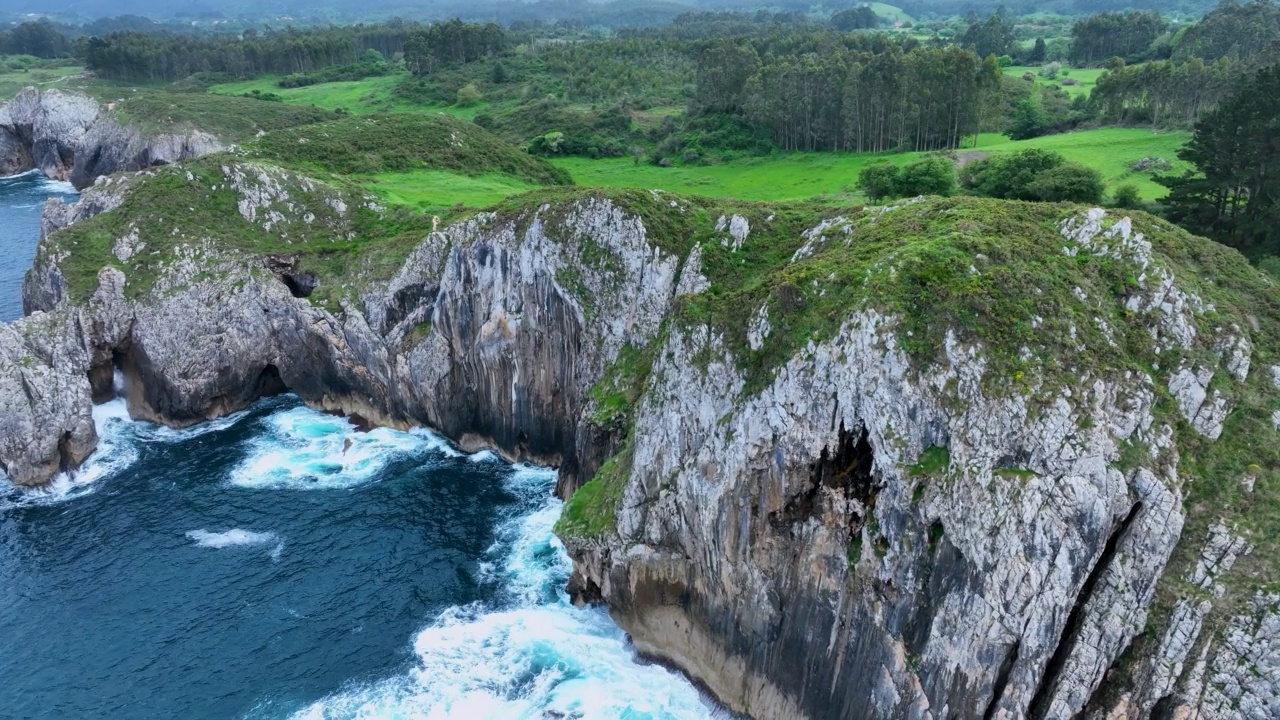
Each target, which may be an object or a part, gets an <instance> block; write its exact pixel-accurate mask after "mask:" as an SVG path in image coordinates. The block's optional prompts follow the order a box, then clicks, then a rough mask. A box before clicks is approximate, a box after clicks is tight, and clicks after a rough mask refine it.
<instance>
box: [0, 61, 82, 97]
mask: <svg viewBox="0 0 1280 720" xmlns="http://www.w3.org/2000/svg"><path fill="white" fill-rule="evenodd" d="M81 72H84V68H82V67H80V66H78V65H59V66H57V67H37V68H30V69H27V70H18V69H12V68H2V69H0V100H3V99H7V98H11V97H13V96H14V95H17V94H18V91H19V90H22V89H23V88H25V87H28V86H34V87H38V88H40V89H42V90H43V89H47V88H63V87H67V86H68V82H69V79H70V78H74V77H75V76H76V75H79V74H80V73H81Z"/></svg>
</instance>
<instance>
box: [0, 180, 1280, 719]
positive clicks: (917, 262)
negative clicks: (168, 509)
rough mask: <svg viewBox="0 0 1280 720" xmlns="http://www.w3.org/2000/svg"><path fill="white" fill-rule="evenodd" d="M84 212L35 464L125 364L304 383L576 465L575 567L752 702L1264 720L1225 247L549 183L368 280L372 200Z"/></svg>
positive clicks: (322, 198) (1246, 322) (1146, 225)
mask: <svg viewBox="0 0 1280 720" xmlns="http://www.w3.org/2000/svg"><path fill="white" fill-rule="evenodd" d="M156 188H160V189H163V190H164V192H166V193H170V194H173V193H177V194H179V195H180V196H181V197H182V202H181V205H182V206H183V208H186V209H185V210H183V211H182V212H181V213H180V214H174V215H173V216H172V217H170V216H169V215H168V214H166V213H167V212H168V211H167V210H165V209H164V207H163V206H162V205H161V204H160V203H159V200H157V196H155V195H149V194H148V193H153V192H154V191H155V189H156ZM81 203H87V204H85V205H83V207H79V208H66V207H62V206H56V205H55V206H53V207H52V209H51V210H50V212H49V216H48V217H47V228H46V229H47V230H48V231H49V235H48V236H47V237H46V238H45V240H44V241H43V242H42V245H41V249H40V252H39V256H38V258H37V267H36V268H35V269H34V270H33V272H32V274H31V276H30V277H29V278H28V284H27V302H28V306H29V308H30V309H32V310H37V311H38V312H35V314H33V315H32V316H31V317H28V318H26V319H25V320H23V321H19V322H18V323H14V324H10V325H8V326H0V332H2V333H3V334H4V335H3V340H0V348H2V349H3V353H2V354H0V406H2V407H3V408H4V410H5V412H3V413H0V437H2V438H4V442H3V443H0V462H2V463H3V466H4V468H5V469H6V471H7V472H8V474H9V475H10V476H11V478H12V479H14V480H16V481H17V482H20V483H28V484H35V483H39V482H42V481H44V480H45V479H47V478H48V477H49V476H50V475H51V474H52V473H54V472H57V471H59V470H60V469H69V468H74V467H75V466H76V464H78V462H80V461H81V460H82V459H83V457H84V456H85V455H86V454H87V453H88V452H89V451H90V450H91V448H92V446H93V444H94V437H93V426H92V423H91V422H90V420H89V411H90V398H91V397H92V396H93V395H94V394H95V393H96V394H101V393H102V392H104V391H105V390H106V389H107V387H108V386H109V383H110V376H111V371H112V369H113V368H117V367H118V368H120V369H122V370H123V371H124V372H125V374H126V376H127V387H128V401H129V407H130V412H131V414H133V415H134V416H135V417H139V418H147V419H152V420H155V421H159V422H164V423H169V424H174V425H181V424H187V423H192V422H198V421H200V420H203V419H205V418H209V417H213V416H216V415H219V414H223V413H227V412H232V411H234V410H237V409H240V408H241V407H243V406H244V405H245V404H247V403H249V402H251V401H252V400H254V399H255V398H256V397H258V396H260V395H263V394H267V393H272V392H278V391H281V390H284V389H288V390H291V391H293V392H296V393H297V394H299V395H300V396H301V397H302V398H304V399H305V400H306V401H307V402H309V403H311V404H313V405H315V406H317V407H322V408H326V409H331V410H337V411H341V412H345V413H351V414H358V415H361V416H362V417H364V418H365V419H367V420H369V421H371V422H374V423H379V424H387V425H394V426H408V425H420V424H426V425H430V426H433V427H436V428H438V429H440V430H442V431H444V432H445V433H447V434H449V435H450V436H452V437H454V438H456V439H458V440H459V441H460V442H461V443H462V444H464V445H466V446H469V447H478V446H482V445H485V446H493V447H495V448H497V449H499V450H500V451H502V452H503V453H504V454H505V455H507V456H508V457H511V458H516V459H525V460H533V461H538V462H549V463H556V464H558V465H559V466H560V467H561V476H562V477H561V485H560V490H561V492H562V494H563V495H564V496H566V497H569V496H572V497H571V499H570V500H569V501H568V502H567V504H566V508H565V515H564V517H563V518H562V521H561V524H560V526H559V527H558V530H559V532H560V534H561V536H562V537H563V538H564V539H565V542H566V545H567V546H568V548H569V549H570V552H571V554H572V555H573V556H574V560H575V577H574V581H573V586H574V587H573V589H574V591H575V593H577V594H578V596H579V597H581V598H582V599H584V600H597V601H598V600H602V601H605V602H608V603H609V604H610V606H611V608H612V610H613V613H614V616H615V617H616V618H617V619H618V621H619V622H620V623H621V624H622V626H623V627H624V628H626V629H627V630H628V631H629V632H630V633H631V634H632V637H633V638H634V640H635V643H636V645H637V647H638V648H640V649H641V650H642V651H644V652H646V653H648V654H651V655H654V656H657V657H661V658H665V659H668V660H670V661H672V662H673V663H675V664H676V665H678V666H680V667H682V668H684V669H685V670H687V671H688V672H689V673H690V674H691V675H693V676H694V677H695V678H697V679H699V680H700V681H702V682H704V683H705V684H706V685H707V686H708V687H709V688H710V689H711V690H713V691H714V692H715V693H716V694H717V695H718V696H719V697H720V698H722V699H723V700H724V701H725V702H726V703H728V704H729V705H731V706H733V707H735V708H737V709H739V710H742V711H743V712H746V713H749V714H750V715H752V716H755V717H760V718H782V717H787V718H794V717H802V718H844V717H864V716H866V717H913V718H944V717H945V718H951V717H975V718H977V717H982V718H995V717H1007V718H1012V717H1026V716H1031V717H1044V718H1059V717H1071V716H1074V715H1078V714H1083V715H1084V716H1087V717H1099V718H1101V717H1148V716H1154V717H1202V718H1208V717H1238V716H1242V715H1243V716H1247V717H1274V716H1276V715H1277V714H1278V713H1280V700H1278V699H1277V697H1278V695H1280V650H1278V649H1277V646H1276V645H1275V638H1276V628H1280V610H1277V607H1278V604H1280V603H1278V600H1280V598H1278V597H1277V596H1276V595H1275V593H1274V589H1273V585H1272V583H1273V582H1274V580H1275V578H1274V573H1275V570H1274V569H1273V565H1272V560H1271V558H1272V557H1273V555H1272V554H1271V552H1272V550H1273V543H1275V542H1277V540H1276V539H1275V534H1274V532H1272V531H1273V530H1274V518H1275V517H1277V515H1276V514H1275V513H1274V511H1273V510H1272V509H1271V508H1272V504H1273V503H1274V502H1275V498H1276V493H1277V492H1280V486H1278V485H1277V483H1280V477H1278V476H1277V472H1280V457H1277V450H1276V449H1275V446H1276V445H1277V443H1276V442H1275V440H1276V438H1275V435H1276V433H1277V432H1278V426H1280V420H1276V419H1275V418H1276V417H1280V367H1277V364H1280V358H1277V355H1276V354H1275V353H1276V352H1277V341H1278V340H1280V305H1278V304H1277V302H1276V300H1275V295H1274V293H1275V288H1274V287H1273V286H1272V285H1271V284H1270V283H1269V281H1267V280H1266V279H1265V278H1264V277H1263V276H1262V275H1260V274H1258V273H1256V272H1255V271H1253V270H1252V269H1250V268H1248V266H1247V265H1246V264H1245V263H1244V262H1243V260H1242V259H1241V258H1239V257H1238V256H1237V255H1235V254H1234V253H1232V252H1230V251H1227V250H1225V249H1222V248H1219V247H1216V246H1213V245H1212V244H1211V243H1208V242H1206V241H1201V240H1197V239H1194V238H1190V237H1188V236H1186V235H1185V234H1183V233H1181V232H1180V231H1177V230H1175V229H1173V228H1170V227H1168V226H1165V225H1163V224H1161V223H1159V222H1157V221H1155V220H1152V219H1150V218H1147V217H1145V216H1143V217H1140V218H1135V219H1134V220H1130V219H1128V218H1121V217H1111V216H1108V215H1107V214H1106V213H1103V212H1102V211H1099V210H1093V211H1084V210H1080V211H1067V210H1063V209H1061V208H1060V207H1053V206H1037V205H1016V206H1014V205H1008V204H1004V203H998V202H988V201H976V200H934V201H927V202H920V203H915V204H909V205H906V206H903V207H899V208H891V209H881V210H876V211H856V212H853V213H850V214H847V215H843V216H840V215H836V214H834V213H831V214H828V215H826V216H823V215H815V214H813V213H814V211H813V209H812V208H809V207H805V206H777V207H757V206H752V207H747V208H739V209H735V208H731V207H725V208H722V207H720V206H718V205H717V204H716V203H713V202H711V201H702V200H687V199H682V198H672V197H668V196H665V195H661V194H656V193H655V194H649V193H620V194H615V195H613V196H609V197H606V196H602V195H598V194H591V193H565V192H562V191H558V194H546V195H544V196H542V197H541V198H535V199H532V200H528V201H527V202H522V203H520V204H519V205H518V206H514V207H512V208H509V209H506V210H503V211H500V212H496V213H481V214H478V215H475V216H473V217H470V218H468V219H465V220H460V221H458V222H455V223H452V224H449V225H448V226H446V227H444V228H443V229H440V230H439V231H436V232H430V233H429V234H427V235H426V238H425V239H424V240H421V241H419V242H416V243H413V244H412V245H411V246H410V247H409V248H408V249H407V252H405V253H404V254H403V255H401V256H397V257H396V259H395V260H394V262H393V267H392V269H391V270H390V271H386V270H379V269H378V268H383V267H385V265H386V263H387V262H388V260H387V255H388V253H391V252H393V250H392V248H394V247H398V246H397V245H395V243H394V242H392V241H390V240H388V241H385V242H383V241H378V242H370V243H367V244H366V245H359V243H361V242H362V241H363V240H362V239H363V238H366V237H373V235H372V234H371V233H373V230H371V228H372V227H374V226H373V225H370V224H369V223H371V222H373V223H376V222H379V220H378V218H381V217H383V216H384V212H383V209H382V208H381V207H379V206H378V205H377V204H376V203H375V202H373V201H372V199H370V198H368V197H364V196H362V195H360V194H359V193H353V192H351V191H347V190H340V189H335V188H332V187H328V186H325V185H323V184H320V183H317V182H315V181H311V180H308V179H306V178H301V177H298V176H296V175H293V174H291V173H287V172H284V171H281V170H278V169H275V168H271V167H267V166H262V165H251V164H245V163H242V162H235V161H231V160H229V159H228V160H225V161H223V160H217V159H213V160H209V161H207V162H202V164H200V165H199V166H196V167H193V168H191V169H183V168H166V169H163V170H155V171H151V172H150V173H147V174H143V175H140V176H135V177H133V178H130V179H126V180H118V181H115V180H113V181H112V182H110V183H101V184H99V186H98V187H96V188H95V189H94V190H93V191H91V192H90V193H87V194H86V195H85V197H84V198H83V199H82V200H81ZM144 208H145V211H144ZM208 208H223V209H224V210H223V214H221V215H217V216H216V217H215V216H206V215H203V214H202V213H203V212H204V210H205V209H208ZM188 210H189V212H188ZM228 213H230V215H231V216H232V217H227V215H228ZM179 215H181V217H180V216H179ZM205 217H208V218H209V219H208V220H197V221H196V222H195V223H194V224H193V221H192V218H196V219H199V218H205ZM340 251H341V252H344V253H350V254H347V255H342V256H341V257H343V258H346V260H344V261H343V262H341V263H337V264H338V265H341V267H340V268H334V267H332V266H333V265H334V264H335V263H329V262H326V261H325V260H324V258H327V257H330V256H331V255H332V254H333V253H337V252H340ZM400 258H402V259H400Z"/></svg>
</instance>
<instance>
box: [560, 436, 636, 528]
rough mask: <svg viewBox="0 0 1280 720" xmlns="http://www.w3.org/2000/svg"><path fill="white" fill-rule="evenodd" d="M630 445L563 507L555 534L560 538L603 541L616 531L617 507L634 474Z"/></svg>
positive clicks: (610, 460)
mask: <svg viewBox="0 0 1280 720" xmlns="http://www.w3.org/2000/svg"><path fill="white" fill-rule="evenodd" d="M631 460H632V451H631V446H630V444H628V445H626V446H625V447H623V449H622V450H620V451H619V452H618V453H617V454H615V455H614V456H613V457H611V458H609V460H608V461H607V462H605V464H604V465H603V466H602V467H601V468H600V471H599V472H597V473H596V474H595V477H593V478H591V479H590V480H588V481H587V482H586V483H585V484H584V485H583V486H582V487H580V488H578V491H577V492H575V493H574V494H573V497H571V498H569V501H568V502H566V503H565V504H564V510H563V511H562V512H561V514H560V519H559V520H557V521H556V526H555V532H556V534H557V535H559V536H561V537H572V538H580V539H589V538H597V537H602V536H605V535H607V534H609V533H610V532H613V530H614V529H615V528H616V527H617V522H618V503H620V502H622V491H623V489H624V488H625V487H626V484H627V478H628V477H629V476H630V474H631Z"/></svg>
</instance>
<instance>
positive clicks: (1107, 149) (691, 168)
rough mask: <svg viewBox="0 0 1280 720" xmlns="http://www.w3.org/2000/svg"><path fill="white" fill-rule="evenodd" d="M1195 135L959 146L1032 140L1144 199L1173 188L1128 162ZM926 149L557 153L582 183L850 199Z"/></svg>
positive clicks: (1085, 133) (1172, 149)
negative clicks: (707, 159) (687, 161)
mask: <svg viewBox="0 0 1280 720" xmlns="http://www.w3.org/2000/svg"><path fill="white" fill-rule="evenodd" d="M1189 137H1190V136H1189V135H1188V134H1187V133H1181V132H1152V131H1151V130H1147V129H1140V128H1100V129H1097V130H1082V131H1079V132H1072V133H1064V134H1061V135H1047V136H1044V137H1038V138H1033V139H1031V140H1021V141H1013V140H1009V139H1008V138H1006V137H1004V136H1003V135H996V134H985V135H982V136H981V137H979V139H978V145H977V147H976V148H970V147H966V148H964V149H963V150H961V151H960V152H965V153H970V152H976V153H983V154H1000V153H1011V152H1016V151H1018V150H1026V149H1029V148H1040V149H1044V150H1052V151H1054V152H1057V153H1061V154H1062V156H1063V157H1065V158H1066V159H1067V160H1068V161H1071V162H1078V163H1082V164H1084V165H1088V166H1089V167H1093V168H1096V169H1097V170H1098V171H1100V172H1101V173H1102V176H1103V179H1104V180H1105V181H1106V183H1107V191H1108V192H1112V191H1114V190H1115V188H1116V187H1117V186H1118V185H1121V184H1125V183H1131V184H1133V185H1135V186H1137V188H1138V191H1139V193H1140V194H1141V196H1142V197H1143V198H1144V199H1148V200H1154V199H1156V198H1160V197H1163V196H1164V195H1165V194H1166V193H1168V189H1167V188H1165V187H1164V186H1162V185H1158V184H1156V183H1155V182H1154V181H1153V180H1152V179H1151V175H1150V173H1142V172H1134V171H1133V170H1132V169H1131V168H1130V167H1129V166H1130V165H1131V164H1132V163H1133V162H1135V161H1137V160H1141V159H1142V158H1145V157H1162V158H1164V159H1165V160H1168V161H1170V162H1171V163H1173V170H1172V172H1174V173H1180V172H1181V171H1182V169H1183V168H1184V167H1186V166H1185V164H1184V163H1181V162H1180V161H1179V160H1178V159H1177V151H1178V148H1179V147H1181V146H1182V144H1183V143H1185V142H1186V141H1187V139H1188V138H1189ZM921 155H922V153H777V154H775V155H770V156H765V157H752V158H741V159H739V160H733V161H731V162H726V163H721V164H717V165H678V166H676V167H670V168H664V167H658V166H656V165H647V164H642V165H636V164H635V163H634V162H633V161H632V160H631V159H629V158H614V159H607V160H588V159H586V158H562V159H555V160H552V162H553V163H555V165H556V166H558V167H560V168H563V169H565V170H567V171H568V172H569V173H570V174H572V175H573V179H574V181H575V182H576V183H578V184H579V185H583V186H591V187H613V188H624V187H625V188H645V189H648V188H654V189H659V190H666V191H669V192H678V193H694V194H698V195H708V196H712V197H733V198H738V199H741V200H763V201H788V200H807V199H810V198H817V199H819V200H822V201H824V202H826V203H827V204H832V205H848V204H850V203H852V202H857V201H860V200H862V199H864V197H863V195H862V193H861V192H860V191H859V190H858V187H857V184H858V173H859V172H860V171H861V170H862V168H864V167H866V166H867V165H869V164H871V163H874V162H881V161H885V160H887V161H889V162H892V163H894V164H896V165H905V164H907V163H909V162H912V161H913V160H917V159H919V158H920V156H921Z"/></svg>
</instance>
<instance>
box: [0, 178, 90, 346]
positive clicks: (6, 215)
mask: <svg viewBox="0 0 1280 720" xmlns="http://www.w3.org/2000/svg"><path fill="white" fill-rule="evenodd" d="M54 196H59V197H63V198H67V199H71V198H74V197H75V189H74V188H72V187H71V183H65V182H58V181H56V180H49V179H48V178H46V177H45V176H44V175H42V174H40V173H39V172H29V173H26V174H25V175H15V176H13V177H4V178H0V322H8V321H10V320H14V319H17V318H20V317H22V276H23V274H24V273H26V271H27V268H29V267H31V258H32V257H34V256H35V252H36V243H37V242H38V241H39V240H40V211H41V210H42V209H43V208H44V201H45V200H47V199H49V198H51V197H54Z"/></svg>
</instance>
